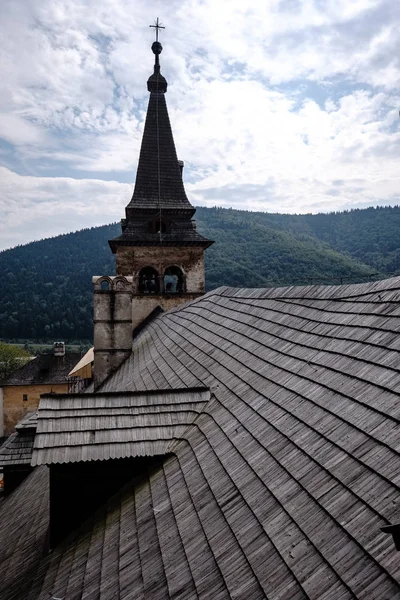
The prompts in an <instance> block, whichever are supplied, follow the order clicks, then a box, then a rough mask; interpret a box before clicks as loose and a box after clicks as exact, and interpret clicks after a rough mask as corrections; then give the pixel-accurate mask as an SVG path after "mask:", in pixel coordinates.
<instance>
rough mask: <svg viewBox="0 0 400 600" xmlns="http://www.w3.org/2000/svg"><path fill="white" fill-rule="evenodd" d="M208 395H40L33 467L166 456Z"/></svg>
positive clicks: (186, 392) (188, 391)
mask: <svg viewBox="0 0 400 600" xmlns="http://www.w3.org/2000/svg"><path fill="white" fill-rule="evenodd" d="M209 399H210V392H209V391H208V390H207V389H206V388H195V389H183V390H173V391H172V390H171V389H168V390H166V391H165V392H164V391H162V390H160V391H155V392H139V393H136V392H132V393H124V394H119V393H117V394H95V395H92V394H76V395H64V394H59V395H57V397H54V396H43V397H42V398H41V401H40V407H39V425H38V429H37V433H36V437H35V447H34V451H33V457H32V465H33V466H37V465H41V464H47V465H50V464H55V463H70V462H79V461H85V462H87V461H91V460H107V459H110V458H127V457H131V458H133V457H138V456H157V455H166V454H169V453H171V452H173V451H174V450H175V448H176V446H177V444H178V443H179V442H180V441H181V440H182V439H184V438H185V434H186V430H187V428H188V427H189V426H190V425H191V424H192V422H193V421H195V420H196V418H197V417H198V415H199V414H200V413H201V411H202V410H203V408H204V407H205V405H206V404H207V402H208V401H209Z"/></svg>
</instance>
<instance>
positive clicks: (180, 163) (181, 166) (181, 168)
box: [178, 160, 185, 177]
mask: <svg viewBox="0 0 400 600" xmlns="http://www.w3.org/2000/svg"><path fill="white" fill-rule="evenodd" d="M178 165H179V169H180V171H181V177H183V167H184V166H185V163H184V162H183V160H178Z"/></svg>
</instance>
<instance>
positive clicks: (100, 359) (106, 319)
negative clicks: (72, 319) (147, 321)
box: [92, 276, 133, 390]
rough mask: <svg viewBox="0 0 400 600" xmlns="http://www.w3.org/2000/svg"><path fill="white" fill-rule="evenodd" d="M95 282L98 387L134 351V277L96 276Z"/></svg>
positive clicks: (95, 345)
mask: <svg viewBox="0 0 400 600" xmlns="http://www.w3.org/2000/svg"><path fill="white" fill-rule="evenodd" d="M92 282H93V287H94V297H93V309H94V319H93V322H94V369H93V382H94V389H95V390H96V389H97V388H98V387H99V385H101V384H102V383H103V381H104V380H105V379H107V377H108V376H109V375H111V373H113V372H114V371H115V370H116V369H117V368H118V367H119V365H120V364H121V363H122V362H123V361H124V360H125V359H126V358H127V357H128V356H129V355H130V353H131V352H132V283H133V277H122V276H117V277H93V278H92Z"/></svg>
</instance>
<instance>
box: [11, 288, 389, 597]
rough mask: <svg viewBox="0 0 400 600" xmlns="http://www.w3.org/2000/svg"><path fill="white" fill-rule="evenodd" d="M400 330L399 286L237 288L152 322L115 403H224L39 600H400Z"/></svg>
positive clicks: (63, 564)
mask: <svg viewBox="0 0 400 600" xmlns="http://www.w3.org/2000/svg"><path fill="white" fill-rule="evenodd" d="M399 331H400V278H397V279H393V280H388V281H386V282H379V283H370V284H365V285H359V286H345V287H340V288H326V287H319V288H311V287H310V288H288V289H281V290H232V289H228V288H221V289H220V290H217V291H216V292H212V293H209V294H207V295H206V296H203V297H202V298H201V299H199V300H196V301H194V302H192V303H189V304H187V305H185V306H183V307H181V308H178V309H175V310H173V311H170V312H168V313H164V314H162V315H160V316H159V317H157V318H156V319H154V320H152V321H151V322H149V323H148V325H147V327H146V328H145V329H144V330H143V331H142V332H141V333H140V334H139V335H138V337H137V338H136V339H135V341H134V354H133V358H132V359H128V360H127V361H126V362H125V363H124V364H123V365H122V366H121V368H120V369H119V371H118V372H117V373H115V375H114V376H113V377H111V378H110V379H109V380H108V381H107V382H106V383H105V384H104V385H103V390H102V392H101V393H100V394H99V398H100V399H101V398H102V395H103V392H104V391H106V390H108V392H117V391H118V390H120V391H121V398H122V397H123V396H124V391H125V390H132V391H134V390H137V391H139V390H142V391H146V390H147V391H148V390H154V394H156V391H155V390H157V389H159V390H166V389H168V388H171V390H175V389H177V388H178V389H182V388H187V387H197V386H204V385H205V386H207V387H208V388H210V391H211V398H210V400H209V402H208V403H207V404H206V405H205V406H204V407H203V409H202V411H201V412H200V413H199V414H198V416H197V417H196V418H195V420H194V421H193V422H192V423H191V424H190V426H189V427H188V428H187V429H186V431H185V434H184V435H182V439H181V441H180V443H179V444H177V445H176V446H175V447H174V454H173V455H172V456H169V457H165V458H164V459H160V462H159V463H158V464H157V465H155V466H154V465H153V466H152V467H151V468H149V469H148V470H147V471H146V472H144V473H141V474H140V476H138V477H137V478H136V479H134V480H133V481H132V484H130V485H128V486H127V487H126V488H124V489H123V490H121V491H120V493H119V494H117V496H116V497H114V498H113V499H111V500H110V501H109V502H108V503H107V505H106V506H104V507H103V508H102V509H101V510H100V511H99V512H98V513H96V515H94V518H93V519H91V520H89V521H87V522H86V523H85V524H84V525H83V526H82V528H81V529H80V530H79V531H76V532H74V533H73V535H72V536H71V537H70V538H69V539H68V540H66V541H65V542H64V543H63V544H61V545H60V546H59V547H57V548H56V549H55V550H54V552H53V553H52V554H51V555H49V556H48V557H46V558H45V559H44V560H43V561H42V562H41V564H40V566H39V567H38V568H37V570H36V577H35V580H34V582H33V583H32V586H31V588H30V593H29V594H26V595H25V596H22V597H26V598H28V599H31V600H34V599H40V600H42V598H43V599H44V598H46V597H49V594H51V595H53V596H56V597H61V598H62V597H67V598H71V599H72V598H88V599H89V598H97V599H100V600H108V599H109V598H112V597H113V596H114V597H115V596H116V597H118V598H120V599H125V600H127V599H128V598H140V599H142V598H146V599H147V598H159V599H160V600H161V599H163V600H164V599H165V598H181V599H188V598H210V600H211V599H212V600H215V599H220V598H221V599H222V598H241V599H246V600H252V599H262V598H268V599H270V600H278V599H279V600H283V599H287V600H289V599H290V600H293V599H300V598H309V599H312V600H339V599H340V600H342V599H347V598H349V599H350V598H358V599H359V600H361V599H363V600H383V599H386V600H389V599H394V598H400V585H399V583H398V581H399V577H400V564H399V561H398V555H397V553H396V551H395V549H394V545H393V542H392V540H391V537H390V536H388V535H385V534H383V533H382V532H381V531H380V527H381V526H382V525H385V524H387V523H389V522H391V523H392V522H398V521H399V520H400V518H399V517H400V510H399V509H400V506H399V502H400V500H399V499H400V494H399V492H400V489H399V480H400V456H399V448H400V446H399V443H398V431H399V423H400V417H399V412H400V404H399V394H398V389H399V378H400V369H399V353H400V342H399ZM163 393H164V392H163ZM172 395H174V394H172ZM129 396H130V395H129V394H127V397H129ZM138 396H140V394H138ZM82 398H83V396H82ZM88 416H89V417H90V415H88ZM147 426H148V423H147ZM173 434H174V432H173V430H172V429H171V431H170V435H171V439H172V437H173ZM39 468H41V467H39ZM0 541H1V540H0ZM19 557H20V555H19V554H18V553H17V555H16V557H15V560H16V561H18V560H20V558H19ZM0 558H1V556H0ZM14 597H15V598H16V597H18V596H11V598H12V600H13V599H14Z"/></svg>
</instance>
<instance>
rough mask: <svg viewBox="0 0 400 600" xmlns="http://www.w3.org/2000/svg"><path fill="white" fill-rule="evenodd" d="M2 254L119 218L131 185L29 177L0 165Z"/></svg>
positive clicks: (63, 178) (0, 234)
mask: <svg viewBox="0 0 400 600" xmlns="http://www.w3.org/2000/svg"><path fill="white" fill-rule="evenodd" d="M0 190H1V192H0V213H1V215H2V219H1V221H0V250H3V249H5V248H8V247H11V246H14V245H17V244H24V243H27V242H28V241H32V240H37V239H41V238H44V237H51V236H54V235H58V234H60V233H65V232H68V231H76V230H78V229H83V228H85V227H93V226H95V225H103V224H106V223H110V222H113V221H117V220H119V219H120V218H121V217H122V216H123V212H124V206H125V205H126V204H127V203H128V202H129V200H130V197H131V195H132V185H129V184H123V183H118V182H116V181H101V180H95V179H71V178H67V177H55V178H52V177H29V176H21V175H17V174H16V173H13V172H12V171H10V170H9V169H6V168H4V167H0Z"/></svg>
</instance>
